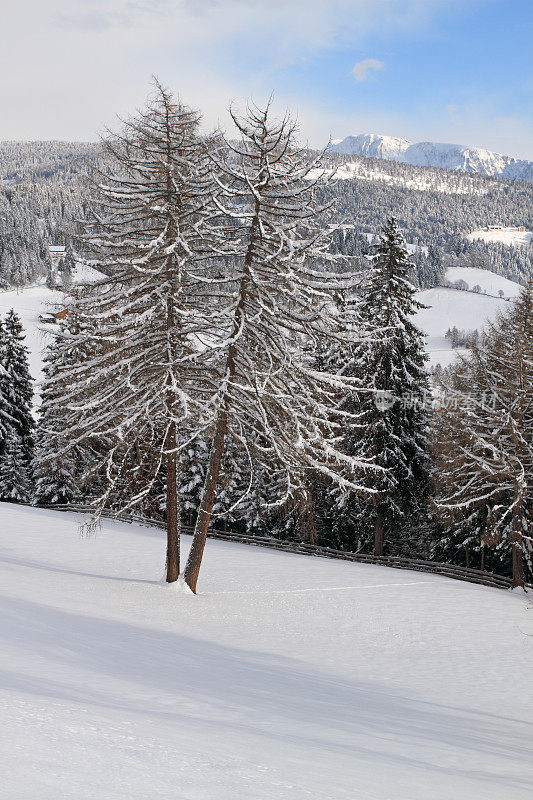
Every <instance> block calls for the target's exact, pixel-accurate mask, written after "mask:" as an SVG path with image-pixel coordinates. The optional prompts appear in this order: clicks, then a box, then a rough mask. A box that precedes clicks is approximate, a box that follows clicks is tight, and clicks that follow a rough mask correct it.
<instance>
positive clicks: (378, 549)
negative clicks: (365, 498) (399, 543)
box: [374, 511, 383, 556]
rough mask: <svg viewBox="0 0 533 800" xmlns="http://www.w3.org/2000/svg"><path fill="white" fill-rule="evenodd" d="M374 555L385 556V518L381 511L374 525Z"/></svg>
mask: <svg viewBox="0 0 533 800" xmlns="http://www.w3.org/2000/svg"><path fill="white" fill-rule="evenodd" d="M374 555H375V556H382V555H383V517H382V516H381V511H378V512H377V514H376V522H375V525H374Z"/></svg>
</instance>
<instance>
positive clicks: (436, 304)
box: [415, 267, 520, 367]
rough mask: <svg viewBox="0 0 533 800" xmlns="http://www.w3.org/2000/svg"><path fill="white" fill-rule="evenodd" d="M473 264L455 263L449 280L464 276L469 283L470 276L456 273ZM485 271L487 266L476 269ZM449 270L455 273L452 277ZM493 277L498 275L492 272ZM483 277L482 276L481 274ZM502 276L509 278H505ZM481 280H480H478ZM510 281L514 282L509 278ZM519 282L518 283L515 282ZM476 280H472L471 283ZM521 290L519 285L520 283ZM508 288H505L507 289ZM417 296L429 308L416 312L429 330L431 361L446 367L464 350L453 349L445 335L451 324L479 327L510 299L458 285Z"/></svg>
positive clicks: (423, 327)
mask: <svg viewBox="0 0 533 800" xmlns="http://www.w3.org/2000/svg"><path fill="white" fill-rule="evenodd" d="M471 269H473V268H467V267H454V268H453V269H450V270H448V273H447V277H448V280H459V279H460V278H462V279H463V280H466V281H467V283H469V280H468V278H467V277H463V276H462V275H457V276H456V277H455V273H456V272H463V271H464V270H471ZM475 272H485V270H477V269H476V270H475ZM450 274H451V275H452V277H449V276H450ZM489 274H490V275H491V276H492V278H497V277H499V276H497V275H494V273H489ZM480 280H481V278H480ZM502 280H506V279H505V278H503V279H502ZM476 283H479V280H476ZM507 283H512V282H511V281H507ZM513 285H516V286H518V284H513ZM473 286H475V283H472V284H471V287H473ZM518 290H520V287H519V286H518ZM504 291H505V289H504ZM416 297H417V300H419V301H420V302H421V303H423V304H424V305H425V306H428V308H425V309H422V310H420V311H418V312H417V314H416V318H415V324H416V325H417V326H418V327H419V328H420V329H421V330H422V331H423V332H424V333H425V334H426V345H427V349H428V352H429V365H430V366H435V365H437V364H440V365H441V366H443V367H447V366H448V365H449V364H451V363H452V362H453V361H454V360H455V358H456V357H457V356H458V355H459V354H461V353H464V352H465V351H464V350H460V349H455V350H454V349H452V346H451V342H450V341H449V340H448V339H445V334H446V331H447V330H448V328H453V327H454V326H456V327H457V328H458V329H459V330H466V331H472V330H475V329H477V330H479V329H480V328H481V327H482V326H483V325H484V324H485V323H486V322H487V321H489V320H493V319H496V317H497V315H498V312H499V311H505V310H507V309H508V307H509V303H508V301H507V300H505V299H504V298H500V297H492V296H491V295H489V294H476V293H474V292H464V291H460V290H457V289H447V288H444V287H443V286H437V287H436V288H434V289H423V290H422V291H420V292H417V294H416Z"/></svg>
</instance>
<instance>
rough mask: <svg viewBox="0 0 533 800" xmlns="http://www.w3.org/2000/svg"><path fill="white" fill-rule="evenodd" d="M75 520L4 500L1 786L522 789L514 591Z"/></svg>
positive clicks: (353, 794)
mask: <svg viewBox="0 0 533 800" xmlns="http://www.w3.org/2000/svg"><path fill="white" fill-rule="evenodd" d="M82 519H83V518H82V517H80V516H79V515H74V514H64V513H61V512H57V511H45V510H37V509H31V508H27V507H18V506H14V505H8V504H0V530H1V534H0V535H1V544H2V571H3V576H2V582H1V587H2V588H1V590H0V591H1V596H2V606H3V607H2V633H3V646H2V649H1V654H0V660H1V667H0V668H1V671H2V687H3V703H2V709H3V710H2V723H1V726H0V737H1V748H2V754H3V759H4V763H5V764H6V765H7V768H6V769H5V771H4V774H3V779H2V784H3V787H2V790H0V794H1V796H2V797H5V798H6V799H7V798H9V800H37V798H38V799H39V800H58V798H65V800H70V798H72V800H74V798H76V800H95V798H98V799H99V800H146V798H150V800H171V799H172V800H176V799H179V800H241V798H242V800H428V798H431V800H450V798H457V799H458V800H472V799H473V798H475V799H476V800H503V799H504V798H513V800H526V798H529V797H531V791H532V789H533V783H532V781H533V774H532V768H533V759H532V757H531V756H532V752H531V726H532V724H533V715H532V708H533V704H532V702H531V701H532V699H533V698H532V688H531V675H530V669H529V666H530V662H531V654H532V647H533V645H532V638H531V635H532V634H533V618H532V615H531V612H530V611H529V610H528V607H527V604H526V602H525V601H524V598H523V596H520V595H518V594H516V593H514V592H503V591H500V590H497V589H490V588H487V587H480V586H476V585H472V584H467V583H462V582H459V581H453V580H450V579H448V578H444V577H440V576H436V575H430V574H424V573H415V572H409V571H401V570H393V569H387V568H385V567H378V566H372V565H361V564H353V563H349V562H342V561H330V560H325V559H319V558H311V557H306V556H298V555H292V554H287V553H280V552H276V551H269V550H266V549H262V548H254V547H247V546H245V545H238V544H232V543H229V542H217V541H212V540H210V541H208V543H207V548H206V557H205V563H204V565H203V568H202V573H201V575H200V583H199V591H200V593H199V594H198V595H197V596H194V595H192V594H190V593H186V592H184V591H183V590H182V587H178V589H179V590H178V591H176V590H175V587H172V588H169V587H167V586H166V585H164V584H162V583H161V582H160V576H161V570H162V562H163V557H164V536H163V534H162V532H160V531H155V530H154V529H150V528H143V527H140V526H137V525H127V524H125V523H118V522H108V521H105V522H104V523H103V525H102V528H101V530H100V531H99V532H98V534H97V535H96V536H95V537H93V538H82V537H80V535H79V533H78V524H79V522H80V521H81V520H82ZM184 538H185V543H186V545H188V542H189V539H188V537H184ZM185 549H187V547H185Z"/></svg>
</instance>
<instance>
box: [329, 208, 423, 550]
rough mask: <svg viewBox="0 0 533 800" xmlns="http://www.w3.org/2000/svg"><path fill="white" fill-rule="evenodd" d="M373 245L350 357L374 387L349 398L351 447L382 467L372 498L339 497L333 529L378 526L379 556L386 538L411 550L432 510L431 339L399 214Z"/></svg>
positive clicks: (372, 477) (392, 546) (351, 366)
mask: <svg viewBox="0 0 533 800" xmlns="http://www.w3.org/2000/svg"><path fill="white" fill-rule="evenodd" d="M372 249H373V252H372V261H371V266H370V268H369V270H368V272H367V274H366V276H365V279H364V282H363V287H362V299H361V303H360V305H359V308H358V314H359V317H360V322H361V326H362V329H361V333H362V337H363V341H362V342H361V344H360V345H358V346H356V347H355V349H354V350H353V351H352V352H351V353H350V354H349V357H348V364H347V366H346V367H345V369H348V370H350V371H354V372H357V373H358V377H359V379H360V381H361V383H362V385H363V386H364V387H365V389H368V388H371V389H372V390H374V391H373V392H368V391H367V390H365V391H358V392H356V393H355V394H352V395H351V396H350V397H349V398H348V400H347V402H348V403H349V405H350V407H351V408H352V411H354V412H355V413H356V415H357V416H356V419H355V422H354V423H353V424H351V425H349V426H347V432H346V437H345V446H346V448H347V451H348V452H353V451H355V452H360V453H364V455H365V457H367V458H370V459H371V460H372V461H373V463H374V464H376V465H378V466H380V467H382V468H383V471H382V472H379V473H369V472H367V473H366V476H365V478H364V480H365V481H366V482H367V485H368V486H369V487H372V488H373V489H374V490H375V492H376V493H375V494H374V496H373V500H372V501H371V502H370V503H369V502H368V501H364V499H363V498H362V497H361V496H358V495H353V494H352V495H351V496H349V497H348V498H347V497H344V496H339V499H338V513H337V515H336V521H335V523H334V528H335V529H336V530H337V533H338V535H339V536H345V535H346V527H347V524H348V525H353V527H354V529H356V530H357V529H359V530H360V528H361V523H363V524H364V525H365V527H366V529H367V530H369V528H370V526H372V527H373V532H374V553H375V555H378V556H379V555H383V549H384V542H385V541H386V542H387V547H388V549H389V550H392V551H395V552H401V551H402V549H405V547H406V545H405V541H406V540H408V538H409V534H408V529H409V527H410V526H413V525H414V524H415V520H417V519H418V518H419V516H420V515H421V514H423V513H424V512H425V510H426V503H427V495H428V491H429V481H430V457H429V416H428V410H427V400H428V395H429V378H428V373H427V370H426V366H425V362H426V359H427V356H426V354H425V350H424V337H423V334H422V332H421V331H420V330H418V328H417V327H416V326H415V325H414V323H413V316H414V314H415V312H416V310H417V309H419V308H421V304H420V303H419V302H418V301H417V300H416V299H415V291H416V290H415V287H414V286H413V284H412V283H411V282H410V280H409V278H410V274H411V272H412V269H413V265H412V263H411V262H410V260H409V256H408V253H407V250H406V248H405V246H404V241H403V239H402V236H401V234H400V231H399V229H398V225H397V223H396V220H395V219H393V218H391V219H390V220H389V221H388V222H387V224H386V225H385V226H384V227H383V232H382V235H381V236H380V239H379V242H378V243H377V244H376V245H374V246H373V248H372ZM357 523H359V524H357ZM343 529H344V530H343Z"/></svg>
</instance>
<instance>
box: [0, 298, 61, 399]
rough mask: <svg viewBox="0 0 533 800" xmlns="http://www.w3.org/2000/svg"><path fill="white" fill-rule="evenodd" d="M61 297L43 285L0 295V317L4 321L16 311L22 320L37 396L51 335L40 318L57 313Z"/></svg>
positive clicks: (47, 326) (48, 328) (48, 327)
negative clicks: (40, 316)
mask: <svg viewBox="0 0 533 800" xmlns="http://www.w3.org/2000/svg"><path fill="white" fill-rule="evenodd" d="M62 297H63V295H62V293H61V292H56V291H51V290H50V289H48V288H47V287H46V286H45V284H44V283H42V284H39V285H37V286H27V287H25V288H24V289H20V290H16V289H12V290H11V291H8V292H0V317H5V315H6V314H7V313H8V311H9V310H10V309H12V308H13V309H14V310H15V311H16V312H17V314H18V315H19V316H20V318H21V321H22V325H23V327H24V331H25V333H26V342H25V343H26V345H27V347H28V348H29V351H30V356H29V362H30V374H31V376H32V378H33V379H34V380H35V385H34V389H35V391H36V392H37V394H38V392H39V384H40V382H41V380H42V378H43V372H42V356H43V349H44V347H46V340H47V336H49V334H50V326H49V325H43V324H41V323H40V322H39V314H42V313H44V312H46V311H51V310H55V311H57V309H58V307H60V306H61V300H62Z"/></svg>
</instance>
